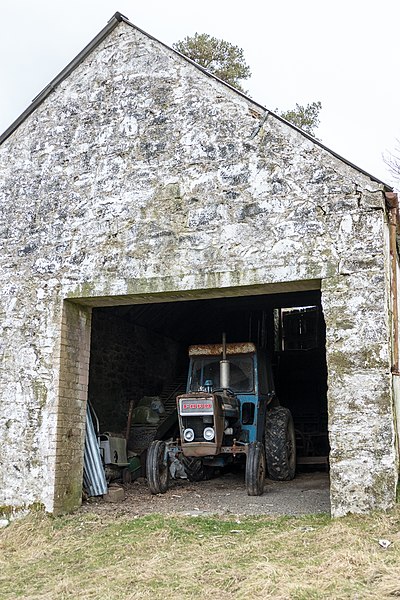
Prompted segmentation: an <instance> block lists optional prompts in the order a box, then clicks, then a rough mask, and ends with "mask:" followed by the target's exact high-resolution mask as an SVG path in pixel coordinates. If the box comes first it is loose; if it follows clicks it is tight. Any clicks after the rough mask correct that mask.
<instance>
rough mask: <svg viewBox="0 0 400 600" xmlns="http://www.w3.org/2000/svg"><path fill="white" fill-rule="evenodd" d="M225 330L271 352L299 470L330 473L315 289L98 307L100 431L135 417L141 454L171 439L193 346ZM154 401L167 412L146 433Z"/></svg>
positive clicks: (95, 341)
mask: <svg viewBox="0 0 400 600" xmlns="http://www.w3.org/2000/svg"><path fill="white" fill-rule="evenodd" d="M223 332H226V336H227V341H228V342H245V341H252V342H254V343H256V344H258V345H259V346H261V347H263V348H265V349H267V351H268V355H269V356H270V358H271V361H272V365H273V373H274V378H275V386H276V390H277V394H278V398H279V400H280V402H281V404H282V405H283V406H286V407H288V408H289V409H290V410H291V411H292V414H293V418H294V423H295V429H296V441H297V448H298V468H303V469H304V468H315V467H316V466H318V465H321V464H322V465H324V468H327V465H328V455H329V445H328V433H327V370H326V358H325V323H324V319H323V313H322V308H321V296H320V292H319V291H307V292H304V291H303V292H291V293H283V294H269V295H257V296H241V297H229V298H217V299H207V300H183V301H175V302H162V303H152V304H135V305H127V306H115V307H110V308H108V307H107V308H95V309H93V315H92V337H91V359H90V371H89V394H88V395H89V400H90V402H91V404H92V406H93V407H94V409H95V411H96V413H97V416H98V418H99V422H100V431H102V432H104V431H107V432H114V433H118V434H124V435H125V432H126V429H127V423H128V414H129V412H131V415H133V417H132V419H131V423H130V426H129V435H128V438H129V442H128V448H129V449H130V450H131V451H135V452H137V453H138V454H140V453H142V452H144V451H145V449H146V448H147V446H148V445H149V443H150V441H151V440H152V439H154V438H155V437H156V438H161V437H168V436H171V435H174V433H175V431H176V421H175V415H174V408H175V397H176V395H177V394H178V393H182V392H184V390H185V385H186V374H187V367H188V352H187V351H188V346H189V345H191V344H211V343H220V342H221V339H222V333H223ZM155 397H157V398H159V399H161V401H162V404H163V406H164V408H165V410H164V412H163V414H162V415H159V416H158V417H157V419H156V420H155V421H154V422H152V423H150V426H149V423H148V424H147V426H146V427H144V426H143V422H141V418H140V416H141V415H142V414H143V410H145V409H144V408H143V406H142V405H143V399H146V398H147V399H148V398H150V399H152V398H155ZM132 409H133V411H132ZM142 421H143V419H142ZM150 421H151V420H150ZM304 465H307V467H305V466H304Z"/></svg>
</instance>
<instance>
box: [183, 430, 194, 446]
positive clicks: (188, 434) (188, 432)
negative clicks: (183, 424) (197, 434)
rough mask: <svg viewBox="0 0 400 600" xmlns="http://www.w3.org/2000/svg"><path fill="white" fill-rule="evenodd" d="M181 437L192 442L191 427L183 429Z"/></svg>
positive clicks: (192, 432) (192, 433)
mask: <svg viewBox="0 0 400 600" xmlns="http://www.w3.org/2000/svg"><path fill="white" fill-rule="evenodd" d="M183 439H184V440H185V442H193V440H194V431H193V429H191V428H190V427H188V428H187V429H185V431H184V432H183Z"/></svg>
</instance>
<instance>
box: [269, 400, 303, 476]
mask: <svg viewBox="0 0 400 600" xmlns="http://www.w3.org/2000/svg"><path fill="white" fill-rule="evenodd" d="M265 458H266V461H267V469H268V473H269V476H270V478H271V479H274V480H276V481H289V480H290V479H293V478H294V476H295V472H296V436H295V431H294V425H293V418H292V415H291V412H290V410H289V409H287V408H285V407H283V406H276V407H275V408H271V410H270V411H268V412H267V417H266V423H265Z"/></svg>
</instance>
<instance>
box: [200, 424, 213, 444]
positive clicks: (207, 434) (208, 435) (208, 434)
mask: <svg viewBox="0 0 400 600" xmlns="http://www.w3.org/2000/svg"><path fill="white" fill-rule="evenodd" d="M203 436H204V439H205V440H206V441H207V442H211V441H212V440H213V439H214V438H215V431H214V428H213V427H206V428H205V429H204V431H203Z"/></svg>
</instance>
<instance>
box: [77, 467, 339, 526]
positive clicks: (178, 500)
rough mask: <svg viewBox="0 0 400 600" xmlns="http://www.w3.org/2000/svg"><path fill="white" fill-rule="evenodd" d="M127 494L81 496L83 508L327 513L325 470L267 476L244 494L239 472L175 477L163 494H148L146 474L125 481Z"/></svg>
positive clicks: (102, 511)
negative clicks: (113, 499) (258, 492)
mask: <svg viewBox="0 0 400 600" xmlns="http://www.w3.org/2000/svg"><path fill="white" fill-rule="evenodd" d="M124 490H125V500H124V501H123V502H121V503H118V504H109V503H106V502H104V500H103V499H102V498H91V499H90V500H89V501H87V502H84V504H83V505H82V507H81V510H82V511H84V512H95V513H99V514H105V513H110V512H116V513H118V514H128V515H132V516H135V515H137V516H141V515H146V514H151V513H161V514H184V515H192V516H193V515H215V514H221V515H229V514H233V515H268V514H271V515H304V514H312V513H326V512H327V513H329V512H330V502H329V475H328V474H327V473H307V474H306V473H302V474H299V475H297V476H296V477H295V479H294V480H293V481H271V480H269V479H267V480H266V484H265V489H264V494H263V495H262V496H248V495H247V493H246V489H245V485H244V478H243V474H242V473H226V474H224V475H222V476H220V477H217V478H214V479H211V480H210V481H201V482H198V483H191V482H189V481H186V480H182V479H180V480H176V481H173V482H172V483H171V486H170V488H169V490H168V491H167V492H166V493H165V494H159V495H156V496H152V495H151V494H150V492H149V490H148V487H147V484H146V480H145V479H144V478H139V479H138V480H136V481H135V482H134V483H131V484H129V485H125V486H124Z"/></svg>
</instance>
